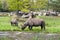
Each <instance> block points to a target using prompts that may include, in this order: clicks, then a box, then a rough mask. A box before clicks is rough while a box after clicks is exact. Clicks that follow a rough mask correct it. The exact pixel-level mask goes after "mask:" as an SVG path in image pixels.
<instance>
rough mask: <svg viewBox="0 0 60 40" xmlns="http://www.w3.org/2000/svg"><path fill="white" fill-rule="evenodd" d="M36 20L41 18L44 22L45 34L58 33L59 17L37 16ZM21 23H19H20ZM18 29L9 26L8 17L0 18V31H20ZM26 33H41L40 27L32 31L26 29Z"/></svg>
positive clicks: (59, 31)
mask: <svg viewBox="0 0 60 40" xmlns="http://www.w3.org/2000/svg"><path fill="white" fill-rule="evenodd" d="M37 18H43V19H44V20H45V22H46V30H45V31H43V32H45V33H60V17H53V16H38V17H37ZM20 23H21V22H20ZM20 23H19V27H17V26H11V25H10V17H7V16H6V17H0V31H22V30H21V29H20V27H21V25H20ZM24 31H26V32H42V31H41V28H40V27H33V30H31V31H30V30H29V29H28V28H26V29H25V30H24Z"/></svg>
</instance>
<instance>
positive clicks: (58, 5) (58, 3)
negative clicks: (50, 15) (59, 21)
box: [48, 0, 60, 12]
mask: <svg viewBox="0 0 60 40" xmlns="http://www.w3.org/2000/svg"><path fill="white" fill-rule="evenodd" d="M48 5H49V8H50V9H53V10H54V11H59V12H60V0H55V1H53V0H51V1H50V2H49V3H48Z"/></svg>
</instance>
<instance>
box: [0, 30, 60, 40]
mask: <svg viewBox="0 0 60 40" xmlns="http://www.w3.org/2000/svg"><path fill="white" fill-rule="evenodd" d="M0 40H60V34H56V33H54V34H53V33H32V32H19V31H0Z"/></svg>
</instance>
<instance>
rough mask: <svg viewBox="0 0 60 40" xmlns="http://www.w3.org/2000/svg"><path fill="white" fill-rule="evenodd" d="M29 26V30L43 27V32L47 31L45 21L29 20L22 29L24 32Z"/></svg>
mask: <svg viewBox="0 0 60 40" xmlns="http://www.w3.org/2000/svg"><path fill="white" fill-rule="evenodd" d="M27 26H28V28H29V30H32V27H33V26H34V27H36V26H37V27H38V26H41V30H42V29H44V30H45V21H44V20H43V19H37V18H30V19H28V20H27V21H26V22H25V23H24V24H23V25H22V27H21V29H22V30H24V29H25V28H26V27H27Z"/></svg>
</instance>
